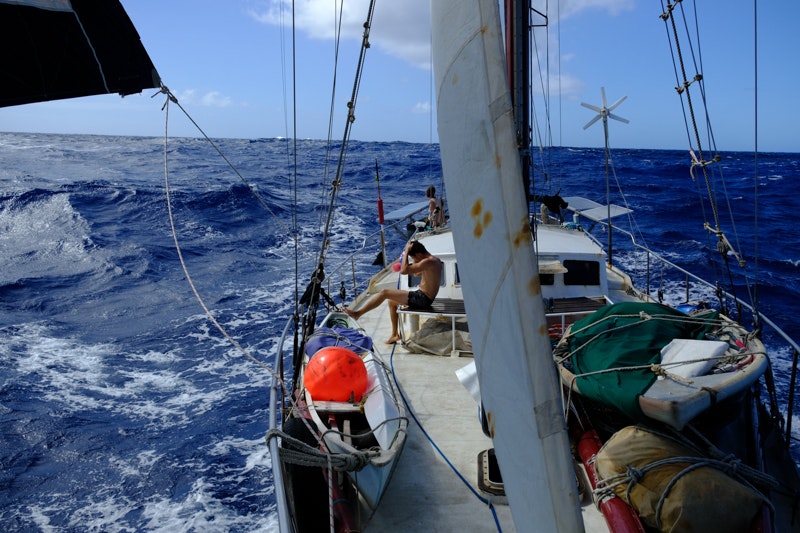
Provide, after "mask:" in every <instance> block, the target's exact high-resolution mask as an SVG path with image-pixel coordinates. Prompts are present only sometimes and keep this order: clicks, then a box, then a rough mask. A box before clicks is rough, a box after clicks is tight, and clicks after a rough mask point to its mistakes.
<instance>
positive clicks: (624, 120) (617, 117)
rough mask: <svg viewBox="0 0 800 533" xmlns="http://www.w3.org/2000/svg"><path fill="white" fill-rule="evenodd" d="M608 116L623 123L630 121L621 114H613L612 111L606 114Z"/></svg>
mask: <svg viewBox="0 0 800 533" xmlns="http://www.w3.org/2000/svg"><path fill="white" fill-rule="evenodd" d="M608 118H613V119H614V120H619V121H620V122H622V123H624V124H629V123H630V120H628V119H627V118H622V117H621V116H619V115H615V114H614V113H609V114H608Z"/></svg>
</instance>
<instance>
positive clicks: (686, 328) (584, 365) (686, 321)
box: [569, 302, 719, 421]
mask: <svg viewBox="0 0 800 533" xmlns="http://www.w3.org/2000/svg"><path fill="white" fill-rule="evenodd" d="M718 315H719V312H717V311H714V312H712V313H708V314H704V315H703V317H702V318H699V317H690V316H688V315H686V314H685V313H682V312H681V311H678V310H676V309H673V308H671V307H667V306H665V305H661V304H657V303H636V302H626V303H619V304H614V305H609V306H606V307H603V308H602V309H599V310H598V311H596V312H595V313H594V314H592V315H589V316H588V317H586V318H584V319H582V320H579V321H577V322H575V324H573V326H572V332H573V334H572V336H571V337H570V339H569V348H570V352H573V356H572V362H573V365H574V370H575V374H576V375H579V376H580V375H582V374H588V373H593V372H598V371H602V370H606V369H610V368H625V367H636V366H642V365H650V364H652V363H660V362H661V348H663V347H664V346H666V345H667V344H669V342H670V341H671V340H672V339H702V338H703V336H704V335H705V334H706V333H707V332H708V331H709V330H710V329H711V328H712V326H713V324H714V321H715V319H716V318H717V317H718ZM590 341H591V342H590ZM655 379H656V375H655V374H654V373H653V372H652V371H651V370H650V369H649V368H647V367H646V368H644V369H635V370H626V371H616V372H606V373H601V374H593V375H589V376H582V377H578V378H577V385H578V388H579V389H580V391H581V394H583V395H584V396H587V397H589V398H592V399H594V400H597V401H600V402H603V403H605V404H609V405H612V406H614V407H617V408H618V409H620V410H621V411H622V412H624V413H625V414H627V415H628V416H630V417H631V418H633V419H635V420H639V421H642V420H646V418H645V417H644V415H643V414H642V411H641V409H640V408H639V401H638V397H639V395H640V394H642V393H644V392H645V391H646V390H647V389H648V387H650V385H651V384H652V383H653V381H655Z"/></svg>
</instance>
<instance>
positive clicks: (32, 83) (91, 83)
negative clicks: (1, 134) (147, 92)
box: [0, 0, 160, 107]
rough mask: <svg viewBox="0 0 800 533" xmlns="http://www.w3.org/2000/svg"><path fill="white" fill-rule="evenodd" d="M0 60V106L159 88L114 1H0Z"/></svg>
mask: <svg viewBox="0 0 800 533" xmlns="http://www.w3.org/2000/svg"><path fill="white" fill-rule="evenodd" d="M0 54H2V56H0V57H2V59H0V107H6V106H12V105H20V104H28V103H32V102H42V101H47V100H61V99H64V98H75V97H78V96H89V95H93V94H105V93H119V94H120V95H123V96H124V95H126V94H134V93H140V92H142V90H143V89H148V88H155V87H159V86H160V78H159V76H158V72H157V71H156V69H155V67H154V66H153V63H152V61H151V60H150V57H149V56H148V55H147V51H146V50H145V49H144V46H143V45H142V42H141V40H140V38H139V34H138V33H137V31H136V28H134V27H133V23H132V22H131V20H130V18H128V15H127V13H125V10H124V9H123V7H122V5H121V4H120V3H119V1H118V0H0Z"/></svg>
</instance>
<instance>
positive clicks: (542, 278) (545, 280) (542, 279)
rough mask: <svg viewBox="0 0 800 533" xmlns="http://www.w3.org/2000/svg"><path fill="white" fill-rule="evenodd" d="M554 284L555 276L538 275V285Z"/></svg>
mask: <svg viewBox="0 0 800 533" xmlns="http://www.w3.org/2000/svg"><path fill="white" fill-rule="evenodd" d="M555 282H556V275H555V274H539V284H540V285H553V284H555Z"/></svg>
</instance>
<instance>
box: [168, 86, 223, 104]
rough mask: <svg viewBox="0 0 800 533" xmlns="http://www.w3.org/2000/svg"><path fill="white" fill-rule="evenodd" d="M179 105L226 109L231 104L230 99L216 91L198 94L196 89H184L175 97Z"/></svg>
mask: <svg viewBox="0 0 800 533" xmlns="http://www.w3.org/2000/svg"><path fill="white" fill-rule="evenodd" d="M175 97H176V98H177V99H178V102H180V103H181V104H194V105H201V106H206V107H228V106H230V105H232V104H233V100H231V99H230V97H228V96H225V95H223V94H221V93H219V92H217V91H209V92H207V93H204V94H198V93H197V90H196V89H186V90H185V91H181V92H179V93H178V94H176V95H175Z"/></svg>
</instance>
